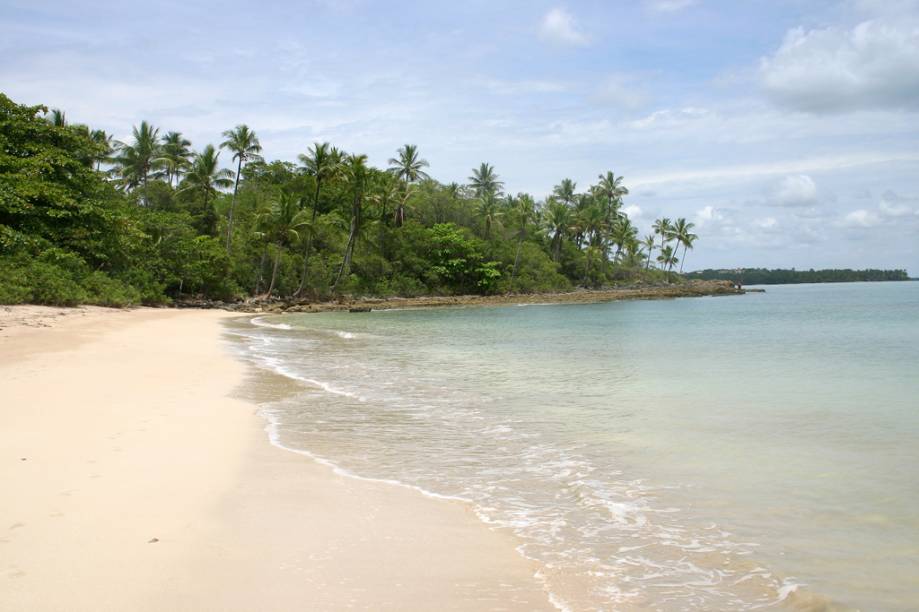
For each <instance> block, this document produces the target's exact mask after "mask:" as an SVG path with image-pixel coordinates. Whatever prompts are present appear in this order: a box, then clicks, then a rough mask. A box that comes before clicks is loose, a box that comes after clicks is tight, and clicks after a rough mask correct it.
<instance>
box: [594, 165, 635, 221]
mask: <svg viewBox="0 0 919 612" xmlns="http://www.w3.org/2000/svg"><path fill="white" fill-rule="evenodd" d="M598 178H599V179H600V182H599V183H597V191H598V192H599V193H600V195H601V196H603V197H604V198H605V199H606V205H607V214H608V215H613V214H615V213H618V209H619V206H620V205H621V203H622V196H626V195H629V190H628V188H627V187H626V186H625V185H623V184H622V181H623V178H622V177H621V176H616V175H615V174H613V172H612V171H610V172H607V173H606V174H601V175H599V177H598Z"/></svg>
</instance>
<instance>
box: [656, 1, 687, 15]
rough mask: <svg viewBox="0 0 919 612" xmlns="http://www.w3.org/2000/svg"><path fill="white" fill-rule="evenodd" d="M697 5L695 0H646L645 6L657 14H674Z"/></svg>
mask: <svg viewBox="0 0 919 612" xmlns="http://www.w3.org/2000/svg"><path fill="white" fill-rule="evenodd" d="M694 4H697V0H647V1H646V2H645V5H646V6H647V7H648V8H650V9H651V10H652V11H657V12H658V13H675V12H677V11H682V10H683V9H685V8H689V7H690V6H693V5H694Z"/></svg>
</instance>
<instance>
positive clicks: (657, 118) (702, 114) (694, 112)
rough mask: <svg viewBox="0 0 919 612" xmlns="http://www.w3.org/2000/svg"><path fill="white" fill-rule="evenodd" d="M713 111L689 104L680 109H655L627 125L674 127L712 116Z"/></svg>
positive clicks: (641, 127) (640, 127) (644, 127)
mask: <svg viewBox="0 0 919 612" xmlns="http://www.w3.org/2000/svg"><path fill="white" fill-rule="evenodd" d="M711 114H712V113H711V112H710V111H708V110H707V109H704V108H697V107H694V106H687V107H685V108H679V109H669V108H668V109H664V110H659V111H654V112H653V113H651V114H650V115H648V116H646V117H642V118H641V119H635V120H634V121H630V122H629V123H628V124H627V125H628V127H630V128H633V129H636V130H645V129H648V128H672V127H677V126H683V125H685V124H687V123H689V122H691V121H696V120H698V119H704V118H707V117H710V116H711Z"/></svg>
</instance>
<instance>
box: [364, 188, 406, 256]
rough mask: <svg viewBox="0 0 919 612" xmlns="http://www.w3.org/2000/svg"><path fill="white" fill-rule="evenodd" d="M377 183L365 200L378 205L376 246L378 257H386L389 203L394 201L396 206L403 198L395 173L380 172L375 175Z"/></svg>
mask: <svg viewBox="0 0 919 612" xmlns="http://www.w3.org/2000/svg"><path fill="white" fill-rule="evenodd" d="M375 178H376V179H377V184H376V185H375V188H374V193H373V194H371V195H369V196H367V200H368V201H371V202H373V203H375V204H377V205H378V206H379V207H380V215H379V217H378V218H377V221H376V224H377V229H378V230H379V235H378V237H377V243H378V244H377V246H378V247H379V248H380V257H382V258H384V259H386V222H387V219H388V218H389V204H390V203H391V202H395V203H396V205H397V206H398V205H399V203H400V199H401V198H404V194H403V193H402V183H400V182H399V179H397V178H396V176H395V175H393V174H390V173H388V172H383V173H380V174H379V175H377V176H376V177H375Z"/></svg>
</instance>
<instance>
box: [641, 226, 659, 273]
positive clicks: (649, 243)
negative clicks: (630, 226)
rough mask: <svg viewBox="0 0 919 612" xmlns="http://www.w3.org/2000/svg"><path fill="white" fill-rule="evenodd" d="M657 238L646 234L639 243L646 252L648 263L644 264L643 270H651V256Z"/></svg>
mask: <svg viewBox="0 0 919 612" xmlns="http://www.w3.org/2000/svg"><path fill="white" fill-rule="evenodd" d="M656 241H657V238H656V237H655V235H654V234H648V235H647V236H645V238H644V240H642V241H641V245H642V246H643V247H644V248H645V249H647V250H648V262H647V263H646V264H645V270H650V269H651V255H652V254H653V253H654V247H655V246H656V245H655V242H656Z"/></svg>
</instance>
